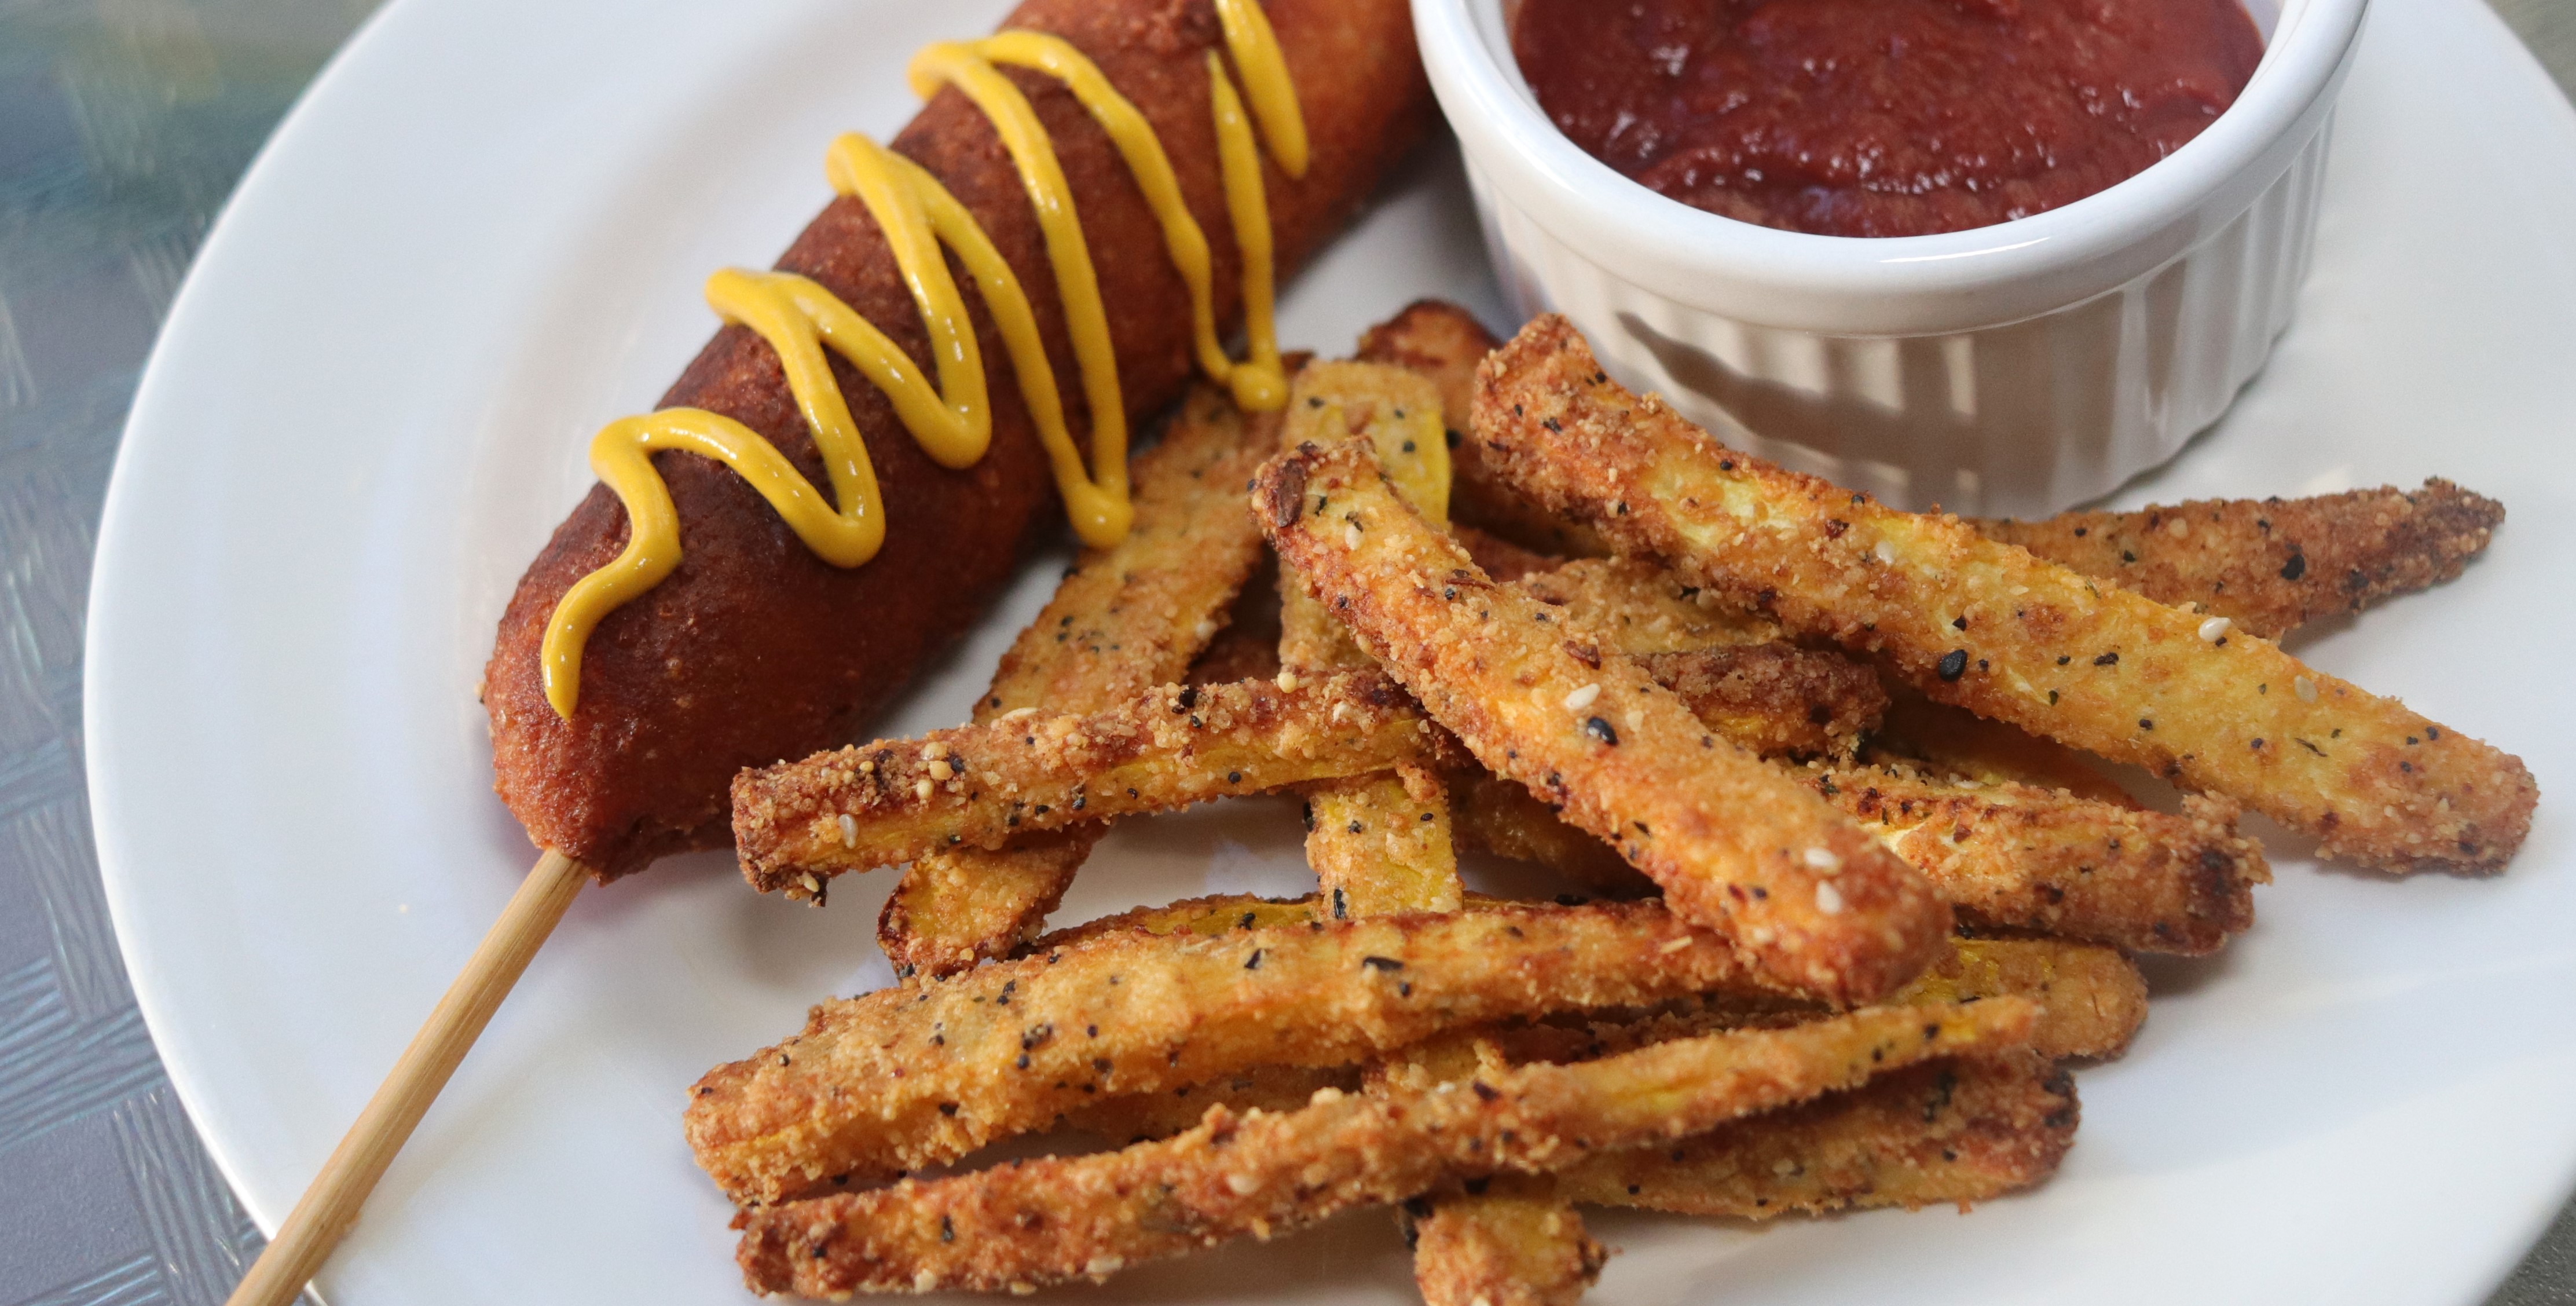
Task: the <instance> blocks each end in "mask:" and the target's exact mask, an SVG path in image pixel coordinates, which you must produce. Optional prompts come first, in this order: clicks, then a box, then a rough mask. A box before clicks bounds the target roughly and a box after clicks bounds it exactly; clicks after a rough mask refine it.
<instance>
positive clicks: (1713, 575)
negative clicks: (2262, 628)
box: [1274, 316, 2539, 870]
mask: <svg viewBox="0 0 2576 1306" xmlns="http://www.w3.org/2000/svg"><path fill="white" fill-rule="evenodd" d="M1478 384H1479V390H1478V393H1477V398H1476V405H1477V406H1476V410H1475V415H1474V426H1475V432H1476V438H1477V439H1478V440H1479V441H1481V442H1483V444H1484V446H1485V448H1484V451H1483V452H1484V454H1485V456H1486V458H1487V460H1488V463H1489V465H1491V466H1493V467H1494V469H1495V470H1496V472H1497V474H1499V475H1502V476H1504V477H1505V478H1506V479H1508V480H1510V481H1511V482H1512V483H1513V484H1515V485H1517V486H1519V487H1520V488H1521V489H1522V490H1523V491H1524V492H1527V493H1529V494H1530V495H1532V496H1533V497H1534V498H1537V499H1539V500H1541V501H1543V502H1545V503H1546V504H1548V505H1549V506H1550V507H1551V508H1552V509H1554V510H1556V511H1559V512H1564V513H1567V514H1570V515H1572V516H1574V517H1576V518H1578V519H1581V520H1585V521H1588V522H1590V523H1591V524H1592V525H1593V526H1595V527H1596V528H1598V529H1600V530H1601V531H1603V532H1604V533H1605V534H1606V535H1608V536H1609V537H1611V538H1612V539H1613V541H1614V542H1616V543H1617V545H1618V546H1619V548H1620V549H1621V550H1622V551H1623V552H1625V553H1629V554H1632V555H1637V556H1648V557H1653V558H1656V559H1658V560H1660V561H1663V562H1664V563H1665V564H1666V565H1669V566H1672V567H1674V568H1675V569H1676V570H1678V571H1681V572H1682V573H1684V574H1685V575H1686V576H1688V577H1690V578H1691V579H1692V580H1693V581H1695V582H1697V583H1700V584H1702V585H1705V586H1707V587H1709V588H1712V589H1715V590H1718V591H1720V592H1721V593H1723V594H1725V595H1726V596H1727V597H1728V598H1729V599H1730V600H1732V601H1734V602H1737V603H1740V604H1742V605H1745V606H1748V607H1753V608H1756V609H1759V610H1760V611H1762V612H1763V613H1764V614H1765V615H1767V616H1770V617H1772V618H1774V619H1776V620H1778V621H1780V622H1781V623H1782V624H1783V625H1784V626H1786V627H1788V628H1789V630H1790V631H1791V632H1792V633H1793V634H1794V635H1796V636H1797V637H1799V638H1802V639H1815V640H1830V641H1833V642H1836V643H1840V644H1842V645H1844V646H1845V647H1848V648H1851V649H1854V650H1855V651H1860V652H1866V653H1870V654H1873V655H1875V656H1877V657H1879V658H1881V659H1882V660H1883V661H1884V663H1885V665H1887V666H1889V667H1891V668H1892V669H1894V670H1895V671H1896V672H1897V674H1899V675H1900V676H1902V677H1903V678H1904V679H1905V680H1906V681H1907V682H1908V683H1910V684H1912V685H1913V686H1914V687H1915V688H1917V689H1919V690H1921V691H1922V692H1923V693H1924V694H1925V695H1927V696H1928V697H1930V698H1932V699H1934V700H1935V701H1938V702H1946V703H1950V704H1952V705H1954V706H1958V707H1964V708H1967V709H1968V710H1970V711H1973V712H1976V713H1978V714H1979V715H1981V716H1987V717H1992V718H1995V719H1998V720H2003V721H2009V722H2011V723H2013V724H2015V725H2018V726H2021V727H2023V728H2024V729H2027V730H2030V731H2032V732H2033V733H2035V734H2040V735H2044V736H2047V737H2049V738H2051V739H2055V740H2057V741H2058V742H2060V743H2064V744H2068V745H2072V746H2074V747H2077V748H2082V749H2085V750H2087V751H2090V752H2094V753H2098V754H2101V755H2102V756H2105V757H2109V758H2112V759H2114V760H2117V761H2123V762H2130V763H2134V764H2136V765H2140V766H2144V767H2146V768H2148V769H2149V770H2151V771H2154V772H2156V773H2157V774H2159V775H2162V776H2164V777H2166V778H2168V779H2171V780H2173V781H2175V782H2176V783H2178V784H2181V785H2184V786H2186V787H2188V788H2192V789H2196V790H2201V791H2206V792H2216V793H2222V794H2226V795H2228V796H2230V797H2233V798H2235V799H2237V800H2238V801H2240V802H2243V803H2245V804H2246V805H2247V806H2249V807H2252V808H2254V809H2255V810H2257V811H2260V812H2262V813H2264V814H2265V815H2267V816H2270V817H2272V818H2273V819H2275V820H2277V821H2280V822H2282V823H2284V824H2287V825H2290V826H2293V827H2296V828H2298V829H2301V830H2305V831H2307V832H2309V833H2311V834H2314V835H2316V836H2317V837H2318V839H2319V841H2320V843H2321V845H2322V847H2323V849H2324V851H2325V852H2327V853H2328V854H2329V855H2331V856H2335V857H2338V858H2343V859H2347V860H2351V861H2355V862H2358V863H2361V864H2364V865H2368V866H2374V867H2379V868H2383V869H2389V870H2415V869H2426V868H2441V869H2454V870H2492V869H2495V868H2498V867H2501V866H2502V865H2503V864H2504V862H2505V861H2506V860H2507V859H2508V858H2510V857H2511V856H2512V855H2513V851H2514V850H2515V849H2516V848H2517V847H2519V846H2520V845H2521V843H2522V839H2523V836H2524V835H2525V834H2526V833H2527V832H2528V831H2529V829H2530V824H2531V812H2532V808H2533V805H2534V804H2535V803H2536V802H2537V801H2538V797H2539V790H2538V786H2537V785H2536V784H2535V783H2534V782H2533V780H2532V777H2531V773H2530V771H2529V770H2527V769H2526V768H2525V767H2524V766H2523V765H2522V763H2521V761H2520V760H2519V759H2517V758H2514V757H2512V756H2510V755H2508V754H2506V753H2503V752H2501V751H2500V750H2497V749H2495V748H2493V747H2490V746H2489V745H2487V744H2484V743H2481V742H2479V741H2478V740H2475V739H2471V738H2469V737H2467V736H2464V735H2461V734H2460V733H2458V732H2457V731H2454V730H2450V729H2447V728H2444V727H2442V726H2440V725H2439V724H2438V723H2435V722H2432V721H2429V720H2426V719H2425V718H2424V717H2422V716H2420V715H2418V714H2416V713H2413V712H2409V711H2407V710H2406V709H2405V708H2404V707H2403V706H2402V705H2400V704H2398V703H2396V702H2394V701H2393V700H2388V699H2382V698H2378V697H2375V696H2373V695H2371V694H2369V693H2367V692H2365V691H2363V690H2362V689H2360V688H2358V687H2357V686H2354V685H2351V684H2349V683H2346V682H2344V681H2341V680H2338V679H2335V678H2334V677H2332V676H2327V675H2324V674H2321V673H2318V672H2316V671H2313V670H2311V669H2309V668H2307V667H2305V666H2302V665H2301V664H2300V663H2299V661H2298V660H2297V659H2295V658H2293V657H2291V656H2289V655H2288V654H2286V653H2284V652H2282V651H2281V650H2280V648H2279V647H2278V646H2276V645H2274V644H2272V643H2271V642H2270V641H2267V640H2263V639H2260V638H2256V637H2252V636H2248V635H2244V634H2241V633H2235V634H2230V633H2227V632H2226V631H2225V630H2224V629H2223V628H2221V627H2218V626H2215V625H2207V626H2206V629H2207V630H2208V631H2209V632H2210V633H2209V634H2208V635H2206V636H2204V635H2203V633H2202V631H2203V630H2204V627H2205V623H2207V622H2214V621H2215V620H2216V619H2214V618H2210V619H2204V618H2202V617H2199V616H2195V615H2192V614H2189V613H2185V612H2183V611H2181V610H2179V609H2175V608H2169V607H2166V606H2164V605H2162V604H2159V603H2156V602H2155V601H2153V600H2151V599H2147V598H2145V597H2142V596H2140V595H2137V594H2133V593H2130V592H2129V591H2126V590H2123V589H2120V588H2118V587H2117V586H2105V585H2101V584H2098V583H2095V582H2091V581H2087V580H2086V579H2084V578H2083V577H2081V576H2078V575H2076V574H2075V573H2073V572H2070V571H2068V570H2066V569H2065V568H2063V567H2059V566H2057V565H2055V564H2053V563H2048V562H2043V561H2041V560H2039V559H2037V558H2034V557H2032V556H2031V555H2030V554H2029V553H2027V552H2025V551H2023V550H2021V549H2019V548H2017V547H2014V546H2012V545H2007V544H1999V543H1996V542H1994V541H1991V540H1988V539H1985V538H1984V537H1982V536H1980V535H1978V534H1977V533H1976V532H1975V531H1973V530H1971V529H1970V528H1968V527H1967V526H1966V525H1964V524H1962V523H1961V522H1959V521H1958V520H1957V519H1955V518H1949V517H1934V516H1926V515H1920V514H1914V513H1900V512H1894V511H1891V510H1889V509H1887V508H1884V507H1882V506H1880V505H1879V504H1878V503H1877V502H1875V501H1873V500H1871V499H1870V498H1869V497H1868V496H1866V495H1856V494H1852V493H1850V492H1848V491H1845V490H1842V489H1839V488H1837V487H1835V486H1833V485H1830V484H1828V483H1826V482H1824V481H1822V480H1818V479H1816V478H1814V477H1810V476H1800V475H1797V474H1794V473H1790V472H1786V471H1783V470H1781V469H1779V468H1777V467H1773V466H1771V465H1770V464H1768V463H1764V462H1762V461H1761V460H1759V459H1755V458H1751V457H1747V456H1745V455H1743V454H1739V453H1735V452H1732V451H1730V450H1728V449H1726V448H1725V447H1723V446H1721V445H1719V444H1717V443H1716V442H1715V441H1714V440H1712V439H1710V438H1709V436H1708V434H1707V433H1706V432H1704V431H1701V430H1699V429H1698V428H1697V427H1694V426H1692V425H1691V424H1690V423H1688V422H1687V421H1684V420H1683V419H1682V418H1681V417H1680V416H1679V415H1678V414H1676V413H1674V412H1673V411H1672V410H1671V409H1670V408H1669V407H1667V406H1666V405H1665V404H1664V403H1663V402H1662V401H1661V400H1659V399H1656V398H1653V397H1651V396H1648V397H1645V398H1640V397H1638V396H1636V395H1634V394H1632V393H1630V392H1629V391H1627V390H1626V389H1624V388H1622V387H1620V386H1619V385H1618V384H1617V383H1615V382H1612V381H1610V380H1609V379H1608V377H1607V376H1606V375H1605V374H1604V373H1603V372H1602V371H1601V369H1600V367H1599V365H1598V364H1597V363H1596V362H1595V361H1594V359H1593V356H1592V351H1591V349H1590V347H1589V346H1587V345H1586V344H1585V343H1584V342H1583V340H1582V338H1581V337H1580V336H1579V335H1578V334H1577V333H1576V332H1575V330H1574V328H1573V327H1572V326H1571V325H1570V324H1568V323H1567V322H1566V321H1565V320H1564V319H1563V318H1561V317H1555V316H1548V317H1542V318H1539V319H1537V320H1536V321H1534V322H1532V323H1531V324H1530V325H1529V326H1528V327H1527V328H1525V329H1524V330H1523V331H1522V332H1521V334H1520V335H1519V336H1518V337H1517V338H1516V339H1514V340H1513V341H1512V342H1511V343H1510V344H1508V345H1506V346H1504V347H1503V348H1502V349H1500V350H1498V351H1496V352H1495V353H1494V354H1492V355H1490V356H1488V357H1487V359H1486V360H1485V363H1484V365H1483V367H1482V369H1481V370H1480V371H1479V373H1478ZM1274 536H1275V530H1274ZM1274 542H1275V540H1274ZM1417 693H1419V691H1418V690H1417ZM1434 712H1435V715H1436V714H1437V709H1436V708H1435V709H1434ZM1455 728H1456V727H1455V726H1454V725H1453V726H1452V729H1455ZM1462 737H1463V732H1462ZM1469 742H1470V746H1471V747H1472V746H1473V741H1472V740H1470V741H1469Z"/></svg>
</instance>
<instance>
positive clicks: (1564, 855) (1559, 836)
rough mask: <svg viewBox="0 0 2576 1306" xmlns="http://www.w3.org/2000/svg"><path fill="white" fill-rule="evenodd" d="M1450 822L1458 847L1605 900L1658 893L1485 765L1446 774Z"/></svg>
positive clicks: (1632, 870)
mask: <svg viewBox="0 0 2576 1306" xmlns="http://www.w3.org/2000/svg"><path fill="white" fill-rule="evenodd" d="M1449 818H1450V821H1451V828H1453V829H1454V830H1456V831H1457V838H1458V841H1459V843H1461V844H1463V845H1465V846H1467V847H1470V848H1481V849H1483V850H1484V851H1486V852H1489V853H1493V854H1494V855H1496V856H1498V857H1509V858H1512V859H1514V860H1516V861H1524V862H1529V863H1532V864H1534V865H1538V866H1544V867H1546V868H1547V869H1549V870H1551V871H1554V872H1556V873H1557V874H1559V875H1562V876H1564V877H1565V878H1567V879H1569V880H1572V881H1574V882H1575V883H1576V884H1579V885H1582V886H1583V887H1584V888H1585V889H1587V890H1590V891H1591V892H1593V893H1596V894H1599V895H1601V896H1603V897H1606V898H1641V897H1645V896H1647V895H1650V894H1654V893H1657V892H1659V891H1660V890H1659V889H1658V888H1657V887H1656V884H1655V882H1654V881H1653V880H1650V879H1647V878H1646V876H1645V874H1644V873H1643V872H1641V871H1639V870H1638V869H1637V868H1636V867H1633V866H1630V865H1629V864H1628V863H1627V862H1626V861H1624V860H1622V859H1621V858H1620V856H1619V854H1617V853H1614V852H1612V851H1610V845H1608V844H1606V843H1603V842H1601V841H1600V840H1598V839H1595V838H1593V837H1592V836H1591V835H1588V834H1585V833H1584V832H1583V831H1581V830H1577V829H1575V828H1574V827H1573V826H1570V825H1567V824H1566V823H1565V822H1564V820H1563V819H1561V818H1559V817H1558V816H1557V814H1556V809H1554V808H1552V807H1549V806H1548V805H1547V804H1545V803H1542V802H1540V801H1539V800H1538V799H1537V798H1535V797H1532V796H1531V794H1530V791H1529V790H1527V789H1524V788H1522V787H1521V786H1520V784H1518V783H1517V782H1515V781H1511V780H1506V779H1504V778H1502V777H1501V776H1498V775H1495V774H1494V773H1492V772H1490V771H1487V770H1485V769H1484V768H1483V767H1475V768H1472V769H1469V770H1466V771H1459V772H1452V773H1450V776H1449Z"/></svg>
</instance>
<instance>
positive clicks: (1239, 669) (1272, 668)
mask: <svg viewBox="0 0 2576 1306" xmlns="http://www.w3.org/2000/svg"><path fill="white" fill-rule="evenodd" d="M1278 675H1279V565H1278V560H1277V559H1275V558H1273V557H1271V556H1270V550H1269V549H1268V548H1267V547H1265V548H1263V549H1262V551H1261V566H1260V568H1259V569H1258V570H1256V571H1254V572H1253V574H1252V578H1251V579H1250V580H1247V581H1245V582H1244V583H1243V592H1242V593H1241V594H1238V595H1236V596H1235V599H1234V608H1233V612H1232V615H1231V617H1230V618H1229V619H1228V620H1227V622H1226V623H1225V629H1223V630H1220V631H1218V632H1217V633H1216V638H1215V639H1212V640H1210V641H1208V646H1207V648H1206V649H1204V650H1202V651H1201V652H1200V653H1199V656H1198V660H1197V661H1195V662H1192V663H1191V664H1190V674H1189V683H1191V684H1193V685H1222V684H1224V683H1226V682H1227V681H1231V680H1274V679H1277V678H1278Z"/></svg>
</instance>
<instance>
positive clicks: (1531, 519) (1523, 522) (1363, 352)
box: [1359, 299, 1610, 579]
mask: <svg viewBox="0 0 2576 1306" xmlns="http://www.w3.org/2000/svg"><path fill="white" fill-rule="evenodd" d="M1500 343H1502V342H1501V341H1498V340H1496V339H1494V337H1493V335H1492V333H1490V332H1488V331H1486V330H1485V328H1484V326H1483V325H1482V324H1481V323H1479V322H1477V321H1476V319H1475V317H1474V315H1472V314H1470V313H1469V312H1468V311H1467V310H1465V309H1463V308H1460V307H1458V306H1457V305H1456V304H1451V303H1446V302H1443V301H1441V300H1436V299H1424V300H1417V301H1415V302H1413V303H1412V304H1409V305H1406V306H1405V309H1404V311H1403V312H1401V313H1398V314H1396V315H1395V316H1394V317H1392V318H1389V319H1387V320H1386V321H1384V322H1381V323H1379V324H1378V325H1376V326H1373V327H1370V328H1369V329H1368V331H1367V332H1366V333H1364V334H1363V335H1361V336H1360V352H1359V356H1360V357H1361V358H1362V359H1364V360H1366V361H1368V362H1372V363H1391V364H1394V365H1395V366H1397V367H1403V368H1410V369H1412V370H1413V371H1415V372H1418V373H1420V374H1422V375H1423V376H1425V377H1428V378H1430V380H1431V382H1432V384H1433V385H1435V386H1438V387H1439V390H1440V404H1441V409H1442V411H1443V413H1444V414H1446V416H1447V418H1448V425H1449V428H1450V429H1449V446H1450V457H1451V459H1452V460H1453V463H1454V465H1455V467H1456V477H1455V481H1454V484H1453V486H1452V488H1451V495H1452V497H1454V498H1455V499H1456V500H1457V506H1456V516H1457V518H1458V520H1460V521H1462V522H1466V523H1468V524H1470V525H1474V526H1480V527H1483V528H1484V529H1486V530H1487V531H1490V532H1492V533H1493V535H1494V536H1495V537H1496V538H1498V539H1502V540H1507V541H1509V542H1511V543H1513V544H1515V545H1519V546H1522V547H1524V548H1528V549H1532V550H1536V551H1537V552H1540V553H1547V554H1554V555H1556V556H1558V557H1574V558H1591V557H1600V556H1602V555H1604V554H1607V553H1608V552H1609V551H1610V549H1609V546H1608V545H1607V544H1606V543H1604V542H1603V541H1602V539H1601V536H1600V534H1599V533H1598V532H1596V531H1593V530H1591V529H1590V528H1588V527H1585V526H1582V525H1580V524H1578V523H1575V522H1570V521H1567V520H1566V519H1564V518H1562V517H1558V516H1554V515H1552V514H1550V513H1548V512H1546V511H1545V510H1543V509H1541V508H1539V507H1538V506H1537V505H1535V504H1533V503H1531V502H1530V501H1529V500H1528V499H1527V498H1525V497H1523V496H1522V495H1521V494H1520V493H1519V492H1518V491H1516V490H1514V489H1512V488H1511V487H1510V486H1508V485H1505V484H1503V483H1502V482H1501V481H1500V480H1498V479H1497V478H1495V477H1494V476H1493V475H1492V474H1491V473H1489V472H1487V471H1486V470H1485V468H1484V466H1483V459H1482V457H1481V455H1480V451H1479V449H1478V448H1477V446H1476V445H1475V443H1474V442H1473V441H1469V440H1466V439H1463V438H1462V436H1463V434H1464V432H1465V430H1466V425H1467V413H1468V406H1469V404H1470V403H1471V401H1473V399H1474V398H1475V394H1476V364H1478V363H1480V362H1482V361H1484V358H1485V355H1486V354H1488V353H1491V352H1493V349H1494V347H1495V346H1496V345H1498V344H1500ZM1468 551H1469V552H1470V553H1473V552H1474V551H1475V550H1474V547H1473V546H1472V545H1471V546H1470V547H1469V550H1468ZM1477 562H1478V564H1479V565H1482V564H1483V562H1484V560H1483V559H1482V558H1479V559H1477ZM1486 571H1487V573H1488V574H1492V575H1494V576H1495V578H1496V579H1505V577H1502V576H1501V575H1500V574H1499V573H1495V572H1494V570H1493V568H1491V567H1487V568H1486Z"/></svg>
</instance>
